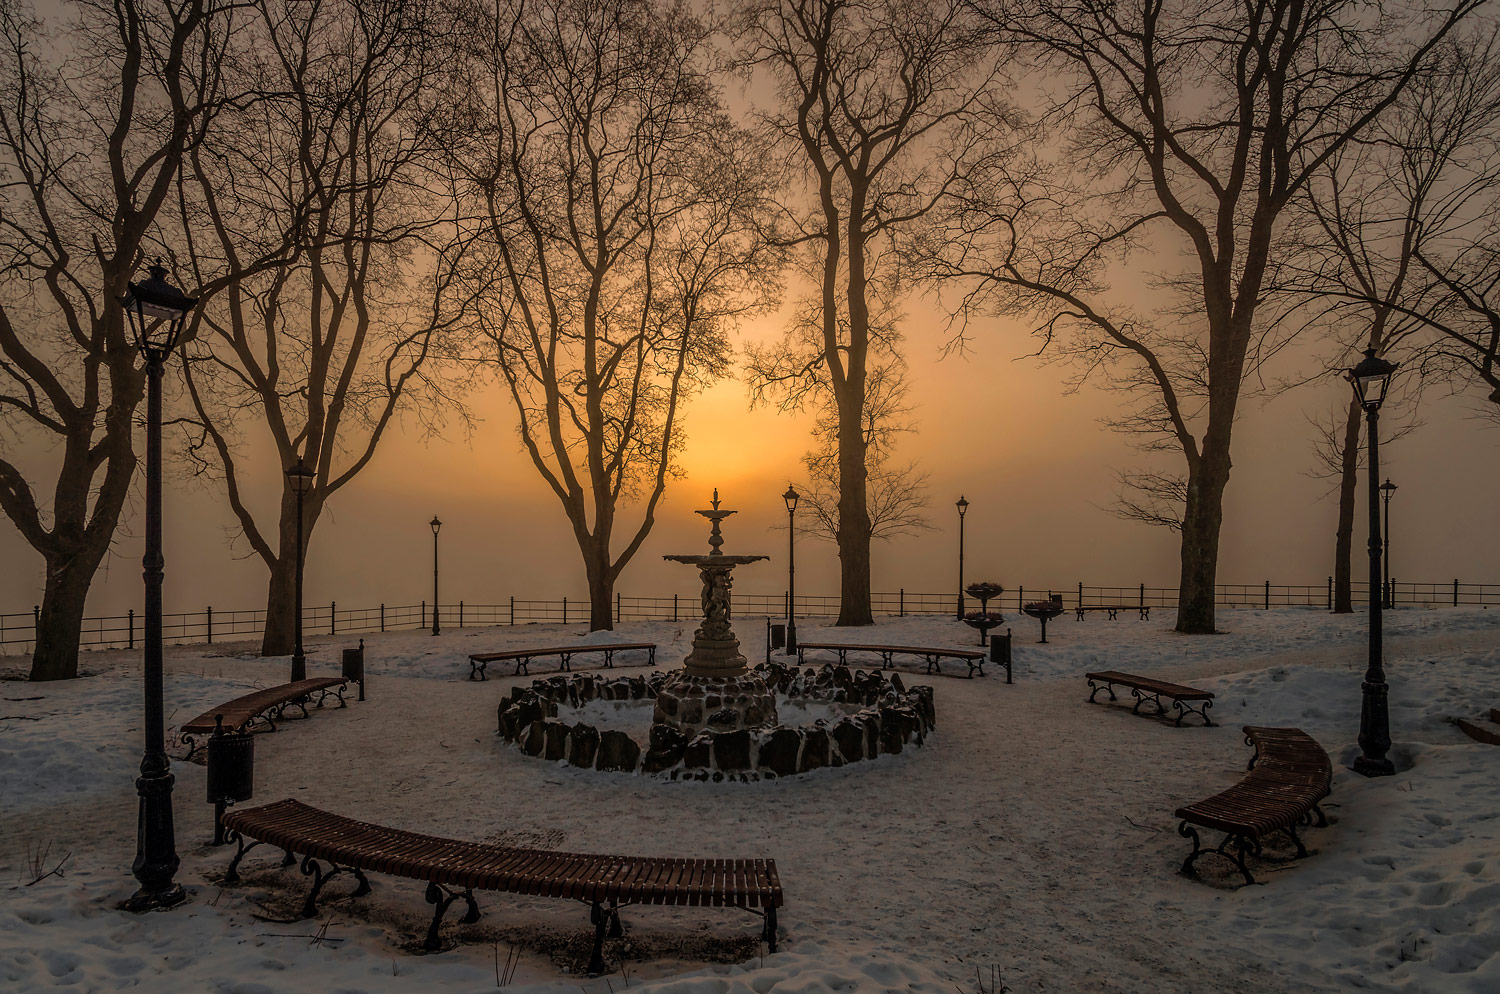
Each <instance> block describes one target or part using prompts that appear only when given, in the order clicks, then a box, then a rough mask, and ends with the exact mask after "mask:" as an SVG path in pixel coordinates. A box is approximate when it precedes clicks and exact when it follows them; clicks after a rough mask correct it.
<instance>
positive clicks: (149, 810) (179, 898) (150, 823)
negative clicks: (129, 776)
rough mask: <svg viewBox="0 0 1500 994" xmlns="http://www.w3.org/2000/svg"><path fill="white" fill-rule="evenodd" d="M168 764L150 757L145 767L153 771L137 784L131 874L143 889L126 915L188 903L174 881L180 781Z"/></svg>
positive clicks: (129, 901) (159, 757)
mask: <svg viewBox="0 0 1500 994" xmlns="http://www.w3.org/2000/svg"><path fill="white" fill-rule="evenodd" d="M165 762H166V756H165V755H163V754H160V753H157V754H155V755H151V756H147V757H146V760H145V763H143V765H145V764H150V766H151V767H152V768H151V769H149V771H148V772H145V773H142V774H141V775H140V776H139V777H137V778H136V781H135V789H136V793H137V794H139V795H140V817H139V825H138V826H137V830H136V851H135V862H134V863H132V864H131V867H130V871H131V872H132V873H133V874H135V879H136V880H138V881H140V885H141V886H140V889H139V890H137V891H136V892H135V893H134V894H132V895H131V896H130V897H129V898H127V899H126V900H125V901H124V903H122V904H121V905H120V907H122V908H124V909H125V910H126V911H154V910H157V909H159V908H170V907H172V906H173V905H177V904H181V903H182V902H183V901H184V900H186V899H187V892H186V891H184V890H183V889H182V885H181V884H179V883H177V882H176V881H175V880H173V879H172V878H173V877H174V876H175V875H176V873H177V867H178V866H179V865H180V863H181V861H180V860H179V859H178V857H177V842H176V835H175V833H174V832H173V828H172V785H173V783H174V782H175V781H176V779H177V778H176V777H174V776H173V775H172V774H171V773H170V772H168V771H167V770H166V769H165V768H164V767H165Z"/></svg>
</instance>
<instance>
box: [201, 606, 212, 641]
mask: <svg viewBox="0 0 1500 994" xmlns="http://www.w3.org/2000/svg"><path fill="white" fill-rule="evenodd" d="M203 613H204V614H206V615H208V644H209V645H213V644H214V607H213V605H212V604H210V605H209V606H208V608H207V609H206V610H205V611H204V612H203Z"/></svg>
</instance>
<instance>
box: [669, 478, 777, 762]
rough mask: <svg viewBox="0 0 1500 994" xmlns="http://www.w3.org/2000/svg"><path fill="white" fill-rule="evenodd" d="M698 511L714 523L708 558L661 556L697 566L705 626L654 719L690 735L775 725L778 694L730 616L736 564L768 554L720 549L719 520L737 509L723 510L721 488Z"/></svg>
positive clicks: (695, 635) (697, 633)
mask: <svg viewBox="0 0 1500 994" xmlns="http://www.w3.org/2000/svg"><path fill="white" fill-rule="evenodd" d="M697 513H699V514H701V515H703V516H704V517H705V518H708V519H709V520H710V521H711V522H713V532H712V534H711V535H710V537H709V540H708V544H709V547H710V549H711V550H712V551H710V552H709V554H708V555H706V556H663V557H662V558H663V559H667V560H670V561H672V562H676V563H686V564H688V565H690V566H697V567H698V575H699V577H700V578H701V579H702V581H703V595H702V600H703V624H701V625H700V626H699V627H698V630H697V631H695V632H694V633H693V650H692V652H690V653H688V656H687V658H686V659H684V660H683V661H682V669H680V670H677V671H675V672H673V673H671V674H670V675H668V677H667V679H666V682H665V683H663V684H662V686H661V688H660V689H659V690H658V691H657V694H656V708H655V711H654V712H653V714H652V721H653V722H656V723H658V724H664V725H671V726H673V727H675V728H677V729H679V730H681V731H682V732H683V733H684V734H686V735H687V736H689V737H692V735H693V734H694V733H696V732H698V731H699V730H701V729H704V728H711V729H713V730H714V731H716V732H732V731H735V730H736V729H740V728H752V727H755V726H758V725H774V724H776V720H777V718H776V695H775V693H774V692H773V691H772V690H770V689H769V688H768V687H767V686H766V682H765V681H764V680H762V679H761V678H760V677H758V676H756V675H755V674H754V673H751V672H750V665H749V663H748V662H747V661H746V660H745V657H744V656H743V655H742V654H741V653H740V641H739V639H737V638H735V635H734V628H733V626H732V625H731V624H730V620H729V619H730V612H729V592H730V588H731V586H732V583H733V580H732V577H731V576H730V574H731V573H732V572H733V570H734V568H735V567H736V566H743V565H745V564H746V563H753V562H757V561H758V560H761V559H766V558H768V557H766V556H726V555H724V554H723V553H722V552H720V551H719V547H720V546H721V545H723V544H724V537H723V535H721V534H720V532H719V523H720V522H721V521H723V520H724V519H725V518H727V517H728V516H729V515H731V514H733V513H735V512H733V511H722V510H720V509H719V491H718V490H715V491H714V499H713V509H712V510H709V511H699V512H697Z"/></svg>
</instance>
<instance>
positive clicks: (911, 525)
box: [802, 357, 932, 542]
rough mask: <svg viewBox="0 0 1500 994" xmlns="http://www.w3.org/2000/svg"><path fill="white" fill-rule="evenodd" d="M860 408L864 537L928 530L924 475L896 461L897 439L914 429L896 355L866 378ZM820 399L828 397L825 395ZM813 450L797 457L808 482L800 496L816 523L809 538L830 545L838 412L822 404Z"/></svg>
mask: <svg viewBox="0 0 1500 994" xmlns="http://www.w3.org/2000/svg"><path fill="white" fill-rule="evenodd" d="M868 383H869V395H868V401H867V403H866V405H865V430H864V439H863V441H864V446H865V474H866V475H865V502H866V507H867V509H868V513H869V523H870V532H869V536H868V537H869V538H870V539H871V540H874V539H892V538H896V537H898V536H901V535H912V534H916V533H917V532H922V531H928V530H930V529H931V528H932V526H931V525H930V524H928V522H927V516H926V514H925V513H924V512H925V511H926V508H927V505H928V503H929V502H930V497H931V495H930V493H929V492H928V487H927V480H928V474H927V473H924V472H922V471H920V470H919V469H918V468H917V464H916V463H915V462H900V461H898V460H897V459H896V457H895V452H894V447H895V443H896V440H897V439H898V438H899V437H900V436H901V435H903V434H907V433H910V432H914V431H916V428H915V426H914V425H913V424H912V422H911V408H910V407H908V406H907V404H906V394H907V389H908V387H909V383H908V381H907V378H906V366H905V363H903V362H902V361H901V360H900V358H899V357H892V358H891V359H890V360H889V361H888V362H886V363H884V364H882V365H880V366H878V367H876V368H875V369H873V370H872V371H871V373H870V377H869V381H868ZM822 396H823V397H825V398H827V399H828V400H831V399H832V398H831V397H830V396H829V395H827V394H824V395H822ZM813 437H814V439H815V440H816V442H817V447H816V448H815V449H813V450H812V451H811V452H809V453H808V454H807V455H805V456H803V457H802V462H803V464H804V465H806V467H807V473H808V483H807V485H806V493H805V494H804V495H803V498H804V500H805V501H806V503H807V506H808V508H809V509H810V510H811V511H812V516H813V520H814V521H815V522H816V524H815V525H814V527H813V529H812V534H814V535H816V536H818V537H820V538H825V539H828V540H830V541H833V542H837V541H838V537H839V533H840V531H841V529H840V527H839V508H840V502H839V495H840V492H841V491H840V487H839V448H838V438H839V436H838V409H837V408H836V407H834V406H833V405H832V404H831V403H829V404H827V405H826V406H825V407H824V408H823V409H822V410H821V411H820V412H819V415H818V418H817V420H816V422H815V423H814V425H813Z"/></svg>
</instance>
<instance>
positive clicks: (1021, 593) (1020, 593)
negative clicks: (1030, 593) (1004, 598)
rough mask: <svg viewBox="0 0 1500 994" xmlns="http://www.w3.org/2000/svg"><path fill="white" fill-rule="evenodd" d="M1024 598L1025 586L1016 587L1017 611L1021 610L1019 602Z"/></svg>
mask: <svg viewBox="0 0 1500 994" xmlns="http://www.w3.org/2000/svg"><path fill="white" fill-rule="evenodd" d="M1025 600H1026V588H1025V587H1017V588H1016V610H1017V611H1019V610H1021V604H1022V602H1023V601H1025Z"/></svg>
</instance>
